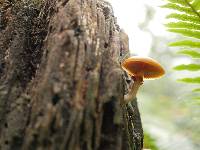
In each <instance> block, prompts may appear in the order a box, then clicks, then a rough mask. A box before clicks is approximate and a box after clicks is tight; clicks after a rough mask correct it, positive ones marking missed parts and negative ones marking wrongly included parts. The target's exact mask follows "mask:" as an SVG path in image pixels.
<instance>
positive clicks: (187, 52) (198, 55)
mask: <svg viewBox="0 0 200 150" xmlns="http://www.w3.org/2000/svg"><path fill="white" fill-rule="evenodd" d="M178 54H183V55H188V56H190V57H192V58H200V52H197V51H194V50H180V51H178Z"/></svg>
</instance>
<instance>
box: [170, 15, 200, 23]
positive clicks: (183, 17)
mask: <svg viewBox="0 0 200 150" xmlns="http://www.w3.org/2000/svg"><path fill="white" fill-rule="evenodd" d="M166 18H167V19H177V20H180V21H187V22H193V23H196V24H198V23H200V19H199V17H197V16H193V15H186V14H177V13H172V14H169V15H167V17H166Z"/></svg>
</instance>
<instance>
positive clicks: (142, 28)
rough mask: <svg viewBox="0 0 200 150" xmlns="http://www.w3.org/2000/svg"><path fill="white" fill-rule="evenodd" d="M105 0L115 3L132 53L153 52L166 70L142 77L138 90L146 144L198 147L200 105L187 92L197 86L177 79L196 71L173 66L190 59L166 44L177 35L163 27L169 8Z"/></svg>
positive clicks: (145, 1) (158, 148) (160, 149)
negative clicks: (161, 74)
mask: <svg viewBox="0 0 200 150" xmlns="http://www.w3.org/2000/svg"><path fill="white" fill-rule="evenodd" d="M107 1H109V2H110V3H111V4H112V6H113V9H114V14H115V16H116V17H117V22H118V24H119V25H120V27H121V28H122V29H123V30H124V31H125V32H126V33H127V34H128V36H129V49H130V52H131V55H139V56H149V57H152V58H154V59H156V60H157V61H159V62H160V63H161V64H162V65H163V66H164V68H165V70H166V75H165V76H164V77H163V78H161V79H158V80H147V81H145V82H144V85H143V86H142V87H141V89H140V91H139V93H138V103H139V108H140V112H141V117H142V122H143V128H144V131H145V145H146V147H147V148H151V149H152V150H199V149H200V109H199V106H200V105H199V103H198V101H196V100H194V99H193V96H194V93H192V92H190V91H191V89H193V88H194V87H195V86H196V85H193V84H185V83H181V82H177V81H176V80H177V79H178V78H180V77H190V76H194V73H192V74H191V72H187V71H181V72H180V71H179V72H177V71H174V70H173V69H172V68H173V67H174V66H176V65H178V64H183V63H184V64H188V63H190V62H191V61H192V60H191V59H189V58H188V57H184V56H181V55H178V54H176V51H177V50H178V48H171V47H169V46H168V43H170V42H172V41H176V39H179V38H180V36H178V35H177V34H173V33H169V32H167V31H166V29H165V27H164V25H163V24H164V23H165V22H166V19H165V16H166V15H167V14H169V12H170V10H166V9H163V8H160V7H159V6H161V5H162V4H163V0H107ZM196 74H199V72H196Z"/></svg>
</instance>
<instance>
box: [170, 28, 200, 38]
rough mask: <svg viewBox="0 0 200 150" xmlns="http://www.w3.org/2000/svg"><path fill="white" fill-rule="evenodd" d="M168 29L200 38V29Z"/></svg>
mask: <svg viewBox="0 0 200 150" xmlns="http://www.w3.org/2000/svg"><path fill="white" fill-rule="evenodd" d="M167 31H169V32H174V33H178V34H182V35H184V36H187V37H193V38H197V39H200V31H193V30H188V29H168V30H167Z"/></svg>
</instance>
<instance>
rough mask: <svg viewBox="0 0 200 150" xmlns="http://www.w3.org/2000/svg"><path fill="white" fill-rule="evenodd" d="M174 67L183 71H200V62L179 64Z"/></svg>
mask: <svg viewBox="0 0 200 150" xmlns="http://www.w3.org/2000/svg"><path fill="white" fill-rule="evenodd" d="M173 69H175V70H178V71H182V70H188V71H199V70H200V64H189V65H178V66H176V67H174V68H173Z"/></svg>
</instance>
